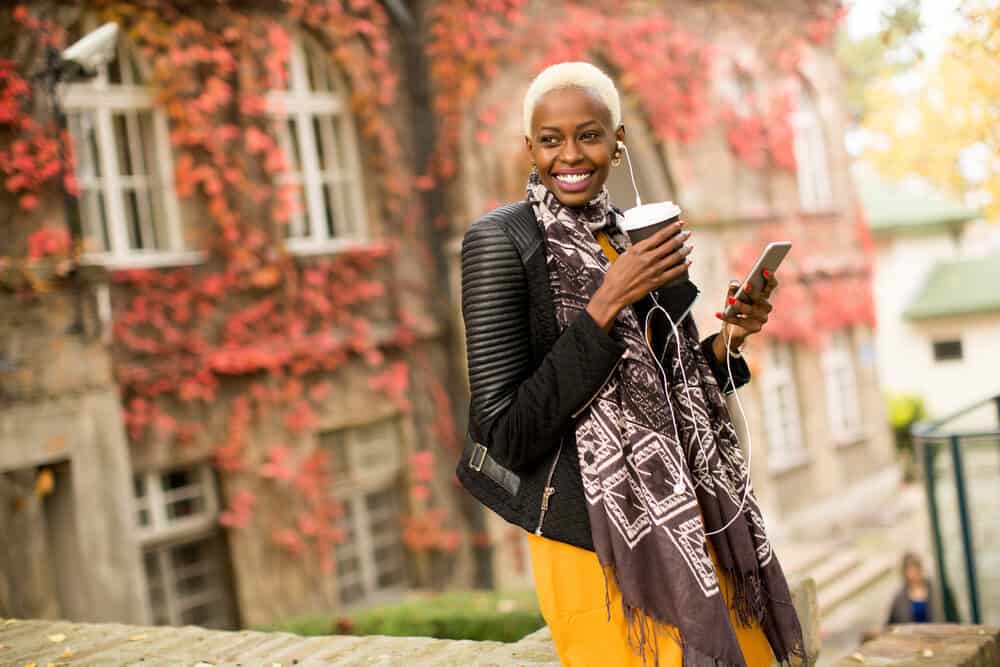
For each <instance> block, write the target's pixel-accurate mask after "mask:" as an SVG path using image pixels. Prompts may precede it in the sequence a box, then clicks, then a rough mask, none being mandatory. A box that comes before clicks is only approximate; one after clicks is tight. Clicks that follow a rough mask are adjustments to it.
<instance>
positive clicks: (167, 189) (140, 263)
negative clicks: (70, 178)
mask: <svg viewBox="0 0 1000 667" xmlns="http://www.w3.org/2000/svg"><path fill="white" fill-rule="evenodd" d="M116 57H117V58H118V59H119V65H120V67H121V68H122V70H123V71H124V70H125V68H126V63H125V60H126V59H133V57H134V56H133V54H132V53H131V52H130V50H129V47H128V46H127V45H125V44H123V43H119V47H118V53H117V56H116ZM135 62H136V63H137V66H139V67H142V63H141V61H138V60H135ZM60 95H61V101H62V105H63V109H64V110H65V112H66V114H67V116H68V117H72V116H74V115H76V114H81V115H83V114H86V115H88V116H90V117H91V118H92V120H93V123H94V127H93V131H94V136H95V140H96V142H97V150H98V152H99V157H98V159H99V161H100V171H101V190H100V192H101V193H102V194H103V197H104V205H105V215H106V216H107V224H108V237H109V238H108V242H109V246H110V247H109V249H108V250H107V251H104V252H85V253H84V255H83V256H82V260H83V261H84V262H87V263H95V264H105V265H108V266H113V267H115V268H131V267H136V268H139V267H153V266H169V265H175V264H189V263H193V262H198V261H200V260H201V259H202V254H201V253H197V252H191V251H186V250H185V248H184V239H183V227H182V220H181V213H180V204H179V202H178V200H177V193H176V191H175V190H174V165H173V157H172V155H171V145H170V132H169V128H168V124H167V117H166V114H164V112H163V111H162V110H161V109H159V108H158V107H156V106H155V105H154V96H153V89H152V88H151V87H150V86H148V85H136V84H117V83H110V82H109V80H108V66H107V65H102V66H101V67H99V68H98V70H97V76H96V77H94V78H93V79H90V80H89V81H87V82H84V83H73V84H67V85H64V86H62V89H61V91H60ZM127 112H151V114H152V119H153V128H152V130H153V136H152V137H151V140H152V141H153V143H154V147H153V148H154V151H155V156H156V158H157V159H156V164H155V165H148V169H149V171H150V173H149V176H150V177H153V178H154V180H155V181H156V182H157V183H158V184H160V185H161V186H162V199H163V202H162V203H163V210H162V216H163V219H162V220H161V221H160V222H162V227H163V230H164V231H165V235H166V238H165V239H164V247H162V248H155V249H142V250H140V249H133V248H130V247H129V237H128V228H127V218H126V212H125V202H124V197H123V192H125V190H126V189H127V188H126V187H125V186H124V185H123V180H130V179H136V180H142V179H143V177H132V176H126V177H123V176H122V175H121V173H120V169H119V164H118V150H117V145H116V140H115V129H114V115H115V114H119V113H127ZM72 125H73V124H72V123H71V129H72ZM77 139H79V137H77ZM78 145H79V142H78ZM129 150H132V151H134V150H135V147H134V146H132V147H130V149H129ZM78 153H79V151H78ZM142 158H143V159H145V156H142ZM83 160H84V157H83V155H78V164H77V178H78V179H79V180H80V182H81V184H83V183H84V182H86V181H87V180H88V179H89V178H91V177H90V176H89V175H88V173H89V171H90V170H88V169H87V165H86V164H85V163H84V162H83ZM153 170H155V173H154V171H153ZM80 206H81V211H80V212H81V218H84V217H85V212H84V211H83V210H82V209H83V206H84V202H82V201H81V202H80ZM150 215H157V213H156V212H155V211H151V212H150Z"/></svg>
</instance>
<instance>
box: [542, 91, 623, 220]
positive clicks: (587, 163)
mask: <svg viewBox="0 0 1000 667" xmlns="http://www.w3.org/2000/svg"><path fill="white" fill-rule="evenodd" d="M624 138H625V128H624V127H619V128H618V129H617V130H615V128H613V127H611V111H609V110H608V108H607V107H606V106H604V103H602V102H601V100H600V99H599V98H598V97H597V96H596V95H594V94H593V93H591V92H590V91H588V90H586V89H584V88H579V87H576V86H574V87H568V88H557V89H556V90H550V91H549V92H547V93H546V94H545V95H543V96H542V97H541V99H539V100H538V104H536V105H535V111H534V115H533V116H532V117H531V136H530V137H525V142H526V144H527V146H528V152H529V153H531V159H532V160H533V161H534V163H535V166H536V167H538V175H539V176H540V177H541V179H542V184H543V185H545V187H547V188H548V189H549V190H550V191H552V193H554V194H555V196H556V197H557V198H558V199H559V201H560V202H562V203H563V205H565V206H570V207H579V206H584V205H586V203H587V202H588V201H590V200H591V199H593V198H594V197H596V196H597V195H598V193H600V191H601V188H603V187H604V182H605V181H607V180H608V170H609V169H610V168H611V158H612V156H613V155H614V153H615V146H616V143H617V142H618V141H619V140H621V139H624Z"/></svg>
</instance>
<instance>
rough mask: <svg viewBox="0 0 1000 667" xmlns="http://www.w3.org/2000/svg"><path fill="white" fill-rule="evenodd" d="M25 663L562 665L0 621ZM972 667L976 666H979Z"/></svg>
mask: <svg viewBox="0 0 1000 667" xmlns="http://www.w3.org/2000/svg"><path fill="white" fill-rule="evenodd" d="M792 593H793V598H794V603H795V607H796V609H797V610H798V612H799V616H800V618H801V620H802V625H803V630H804V632H805V636H806V649H807V651H808V652H809V653H810V655H812V656H813V657H815V655H816V653H817V652H818V650H819V642H818V634H819V632H818V630H819V628H818V617H817V615H816V586H815V584H814V583H813V582H812V580H811V579H805V580H803V581H799V582H797V583H796V584H795V585H794V586H793V587H792ZM67 650H68V651H69V652H70V653H68V654H67V653H66V651H67ZM30 663H35V664H38V665H48V664H49V663H55V664H58V665H60V666H66V667H73V666H75V665H81V666H82V665H88V666H89V665H96V666H99V667H126V666H141V667H160V666H162V667H179V666H184V667H195V666H197V667H259V666H261V665H263V666H264V667H273V666H274V665H278V666H279V667H291V666H292V665H295V666H296V667H320V666H321V665H322V666H324V667H327V666H329V667H354V666H356V665H357V666H361V665H364V666H367V667H398V666H399V665H406V667H559V658H558V656H557V655H556V652H555V647H554V646H553V645H552V635H551V634H550V633H549V629H548V628H542V629H541V630H538V631H537V632H534V633H532V634H530V635H528V636H526V637H524V638H523V639H521V640H520V641H518V642H514V643H511V644H505V643H502V642H476V641H454V640H447V639H432V638H429V637H383V636H377V635H373V636H366V637H355V636H342V635H331V636H325V637H300V636H298V635H292V634H288V633H283V632H270V633H269V632H253V631H249V630H244V631H240V632H226V631H221V630H207V629H205V628H199V627H194V626H187V627H181V628H178V627H169V626H161V627H139V626H134V625H119V624H115V623H101V624H98V623H72V622H69V621H40V620H30V621H29V620H16V619H9V620H6V621H4V620H2V619H0V667H7V666H14V665H17V666H23V665H25V664H30ZM971 664H973V665H974V666H975V667H979V663H971ZM982 664H985V663H982Z"/></svg>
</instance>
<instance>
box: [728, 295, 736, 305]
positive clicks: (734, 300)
mask: <svg viewBox="0 0 1000 667" xmlns="http://www.w3.org/2000/svg"><path fill="white" fill-rule="evenodd" d="M728 301H729V303H730V304H734V303H736V299H734V298H733V297H729V299H728Z"/></svg>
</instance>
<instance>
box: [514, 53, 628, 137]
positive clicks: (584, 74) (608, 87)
mask: <svg viewBox="0 0 1000 667" xmlns="http://www.w3.org/2000/svg"><path fill="white" fill-rule="evenodd" d="M572 87H577V88H583V89H584V90H587V91H590V92H591V93H593V94H594V95H596V96H597V99H599V100H600V101H601V102H603V103H604V106H606V107H607V108H608V111H610V112H611V125H612V129H618V126H619V125H621V123H622V103H621V99H620V98H619V97H618V89H617V88H615V83H614V81H612V80H611V77H609V76H608V75H607V74H605V73H604V72H602V71H601V70H599V69H598V68H596V67H594V66H593V65H591V64H590V63H586V62H566V63H558V64H556V65H551V66H549V67H546V68H545V69H544V70H542V72H541V73H540V74H539V75H538V76H536V77H535V80H534V81H532V82H531V85H530V86H528V92H527V93H525V95H524V136H526V137H530V136H531V117H532V116H533V115H534V113H535V107H536V106H538V100H540V99H542V96H543V95H545V93H547V92H549V91H552V90H556V89H559V88H572Z"/></svg>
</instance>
